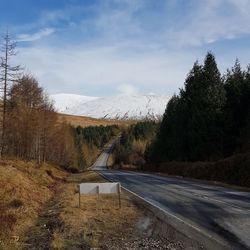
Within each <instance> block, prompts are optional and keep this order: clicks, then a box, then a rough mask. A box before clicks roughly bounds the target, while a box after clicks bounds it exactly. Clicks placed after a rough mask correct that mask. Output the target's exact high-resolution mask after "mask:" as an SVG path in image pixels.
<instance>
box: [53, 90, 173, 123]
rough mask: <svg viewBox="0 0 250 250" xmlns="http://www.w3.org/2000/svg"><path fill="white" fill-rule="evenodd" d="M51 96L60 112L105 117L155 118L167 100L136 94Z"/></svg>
mask: <svg viewBox="0 0 250 250" xmlns="http://www.w3.org/2000/svg"><path fill="white" fill-rule="evenodd" d="M51 98H52V99H53V100H54V101H55V107H56V109H57V110H58V112H60V113H65V114H71V115H80V116H89V117H94V118H105V119H144V118H152V119H157V118H159V117H161V116H162V115H163V113H164V111H165V108H166V104H167V102H168V100H169V97H167V96H158V95H138V94H133V95H117V96H112V97H102V98H97V97H86V96H78V95H69V96H68V95H67V94H57V95H52V96H51Z"/></svg>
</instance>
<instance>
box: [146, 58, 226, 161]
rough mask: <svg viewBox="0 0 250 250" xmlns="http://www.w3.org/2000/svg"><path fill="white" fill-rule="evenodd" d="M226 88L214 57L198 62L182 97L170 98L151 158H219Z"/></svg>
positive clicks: (181, 93)
mask: <svg viewBox="0 0 250 250" xmlns="http://www.w3.org/2000/svg"><path fill="white" fill-rule="evenodd" d="M225 102H226V96H225V90H224V87H223V83H222V81H221V77H220V72H219V70H218V68H217V64H216V61H215V58H214V56H213V55H212V54H211V53H208V54H207V56H206V58H205V61H204V65H203V66H202V65H199V64H198V63H197V62H195V64H194V66H193V68H192V70H191V71H190V73H189V75H188V77H187V79H186V81H185V85H184V89H182V90H181V91H180V94H179V95H178V96H176V95H174V96H173V97H172V99H171V100H170V101H169V103H168V105H167V108H166V111H165V114H164V116H163V120H162V124H161V127H160V130H159V132H158V135H157V138H156V141H155V142H154V143H153V145H151V146H150V147H149V149H148V150H147V154H148V155H147V158H148V159H149V160H151V161H168V160H191V161H195V160H205V159H213V158H219V157H220V156H221V153H222V148H223V108H224V105H225Z"/></svg>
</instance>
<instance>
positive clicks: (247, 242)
mask: <svg viewBox="0 0 250 250" xmlns="http://www.w3.org/2000/svg"><path fill="white" fill-rule="evenodd" d="M111 146H112V145H109V147H107V148H106V149H105V151H104V152H103V154H101V155H100V157H99V158H98V160H97V161H96V163H95V164H94V166H93V169H94V170H97V171H99V172H100V173H101V174H102V175H104V176H105V177H107V178H108V179H110V180H112V181H114V182H120V183H121V185H122V186H123V187H125V188H126V189H128V190H130V191H132V192H134V193H136V194H137V195H139V196H141V197H142V198H144V199H145V200H146V201H149V202H150V203H151V204H152V203H153V204H155V206H157V207H160V208H161V209H163V210H165V211H166V212H167V213H171V214H172V215H174V216H176V217H178V218H180V219H181V220H183V221H185V223H187V224H189V225H192V226H193V227H196V228H199V230H202V231H203V232H205V233H206V234H209V235H210V236H212V237H214V238H216V239H219V240H223V241H226V242H229V243H230V245H231V246H233V249H250V193H249V192H241V191H237V190H234V189H230V188H224V187H221V186H216V185H209V184H204V183H202V182H199V181H190V180H184V179H180V178H172V177H171V178H170V177H163V176H159V175H156V174H148V173H141V172H139V173H137V172H131V171H110V170H106V163H107V159H108V156H109V153H110V150H111V148H110V147H111Z"/></svg>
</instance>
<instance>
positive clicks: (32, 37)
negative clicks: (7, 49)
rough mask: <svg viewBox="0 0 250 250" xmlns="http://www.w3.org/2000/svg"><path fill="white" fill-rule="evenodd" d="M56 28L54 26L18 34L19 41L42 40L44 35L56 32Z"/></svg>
mask: <svg viewBox="0 0 250 250" xmlns="http://www.w3.org/2000/svg"><path fill="white" fill-rule="evenodd" d="M54 32H55V30H54V29H52V28H45V29H42V30H40V31H38V32H36V33H33V34H20V35H18V36H17V41H19V42H33V41H36V40H40V39H41V38H43V37H46V36H49V35H51V34H52V33H54Z"/></svg>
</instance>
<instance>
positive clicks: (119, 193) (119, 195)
mask: <svg viewBox="0 0 250 250" xmlns="http://www.w3.org/2000/svg"><path fill="white" fill-rule="evenodd" d="M118 198H119V208H120V209H121V207H122V203H121V184H120V183H118Z"/></svg>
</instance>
